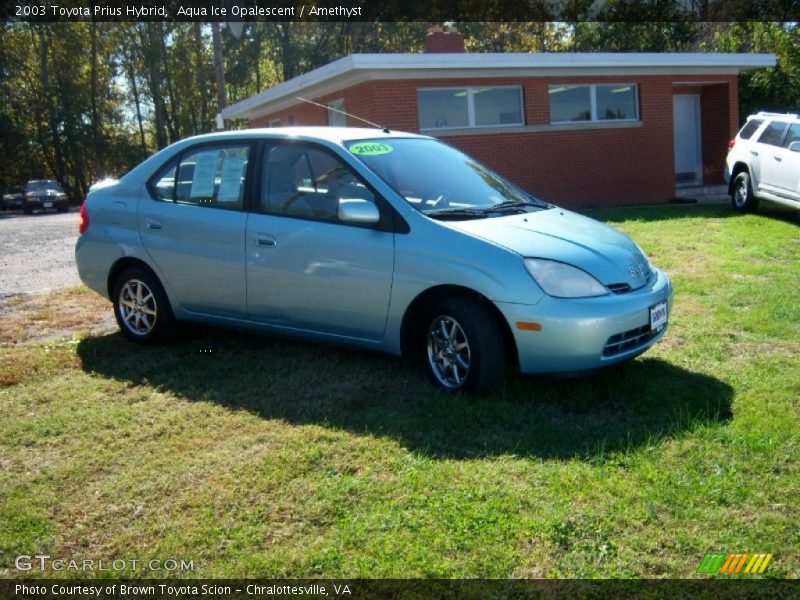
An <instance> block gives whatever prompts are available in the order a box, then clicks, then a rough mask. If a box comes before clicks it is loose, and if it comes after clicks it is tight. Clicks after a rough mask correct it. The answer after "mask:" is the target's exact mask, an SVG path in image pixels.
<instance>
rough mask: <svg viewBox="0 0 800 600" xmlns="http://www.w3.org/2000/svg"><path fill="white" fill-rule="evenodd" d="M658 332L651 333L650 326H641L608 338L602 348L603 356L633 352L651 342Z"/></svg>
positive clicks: (658, 330)
mask: <svg viewBox="0 0 800 600" xmlns="http://www.w3.org/2000/svg"><path fill="white" fill-rule="evenodd" d="M660 331H661V330H660V329H657V330H655V331H653V330H651V329H650V325H643V326H642V327H637V328H636V329H631V330H630V331H626V332H624V333H618V334H616V335H612V336H611V337H610V338H608V341H607V342H606V345H605V346H603V356H606V357H608V356H616V355H617V354H621V353H623V352H627V351H628V350H633V349H634V348H636V347H638V346H642V345H644V344H646V343H647V342H649V341H650V340H652V339H653V338H654V337H656V336H657V335H658V334H659V332H660Z"/></svg>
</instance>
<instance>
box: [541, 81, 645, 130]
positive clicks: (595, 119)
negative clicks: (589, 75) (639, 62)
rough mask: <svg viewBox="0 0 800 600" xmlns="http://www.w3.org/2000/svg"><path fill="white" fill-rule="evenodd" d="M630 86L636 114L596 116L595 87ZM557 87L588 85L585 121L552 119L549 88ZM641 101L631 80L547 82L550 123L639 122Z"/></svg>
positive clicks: (637, 87) (637, 90)
mask: <svg viewBox="0 0 800 600" xmlns="http://www.w3.org/2000/svg"><path fill="white" fill-rule="evenodd" d="M625 86H630V87H631V88H633V99H634V104H635V107H636V116H635V117H634V118H626V119H600V118H598V116H597V88H599V87H625ZM557 87H564V88H570V87H588V88H589V116H590V118H589V119H587V120H585V121H554V120H553V110H552V106H551V103H550V98H551V95H550V93H551V92H550V90H551V89H552V88H557ZM641 108H642V107H641V102H640V97H639V84H638V83H633V82H630V83H629V82H624V81H621V82H619V83H548V84H547V110H548V113H549V116H550V124H551V125H579V124H582V123H639V122H641V120H642V110H641Z"/></svg>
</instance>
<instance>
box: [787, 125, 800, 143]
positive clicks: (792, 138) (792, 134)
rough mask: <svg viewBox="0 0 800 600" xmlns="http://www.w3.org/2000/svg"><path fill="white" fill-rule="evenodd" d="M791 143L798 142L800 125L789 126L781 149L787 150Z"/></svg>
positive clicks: (799, 140) (799, 139)
mask: <svg viewBox="0 0 800 600" xmlns="http://www.w3.org/2000/svg"><path fill="white" fill-rule="evenodd" d="M792 142H800V123H794V124H792V125H790V126H789V133H787V134H786V139H785V140H783V147H784V148H788V147H789V144H791V143H792Z"/></svg>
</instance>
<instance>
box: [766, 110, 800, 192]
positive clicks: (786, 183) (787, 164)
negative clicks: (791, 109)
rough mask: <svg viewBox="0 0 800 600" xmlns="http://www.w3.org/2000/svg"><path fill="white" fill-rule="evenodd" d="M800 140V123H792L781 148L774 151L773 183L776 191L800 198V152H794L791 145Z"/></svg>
mask: <svg viewBox="0 0 800 600" xmlns="http://www.w3.org/2000/svg"><path fill="white" fill-rule="evenodd" d="M792 142H800V123H792V124H791V125H789V130H788V131H787V132H786V135H785V137H784V138H783V143H782V144H781V147H780V148H775V149H774V150H773V151H772V160H773V164H772V183H773V184H774V186H775V193H778V194H780V195H781V196H785V197H787V198H791V199H793V200H800V152H792V151H791V150H789V145H790V144H791V143H792Z"/></svg>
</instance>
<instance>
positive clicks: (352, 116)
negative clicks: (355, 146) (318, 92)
mask: <svg viewBox="0 0 800 600" xmlns="http://www.w3.org/2000/svg"><path fill="white" fill-rule="evenodd" d="M295 98H296V99H297V100H300V101H301V102H308V103H309V104H313V105H314V106H319V107H321V108H324V109H326V110H332V111H333V112H335V113H339V114H340V115H344V116H346V117H351V118H353V119H358V120H359V121H362V122H364V123H366V124H367V125H372V126H373V127H377V128H378V129H382V130H383V133H391V132H390V131H389V128H388V127H381V126H380V125H378V124H377V123H373V122H372V121H367V120H366V119H364V118H362V117H357V116H356V115H351V114H350V113H348V112H345V111H343V110H339V109H338V108H333V107H332V106H327V105H325V104H320V103H319V102H314V101H313V100H309V99H308V98H301V97H300V96H295Z"/></svg>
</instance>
